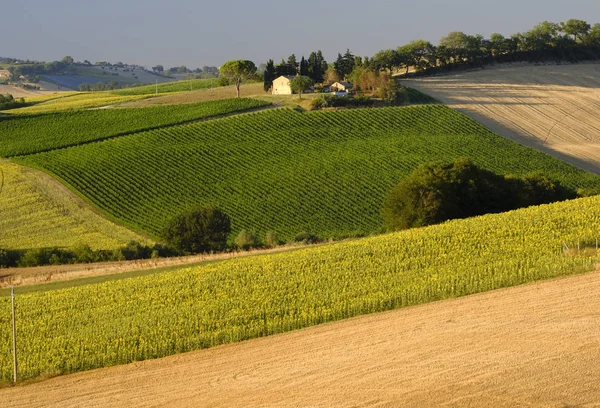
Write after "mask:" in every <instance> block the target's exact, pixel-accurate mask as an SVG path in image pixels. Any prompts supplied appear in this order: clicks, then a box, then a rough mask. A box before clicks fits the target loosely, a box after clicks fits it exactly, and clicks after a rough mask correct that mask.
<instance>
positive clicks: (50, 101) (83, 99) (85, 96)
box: [4, 92, 145, 115]
mask: <svg viewBox="0 0 600 408" xmlns="http://www.w3.org/2000/svg"><path fill="white" fill-rule="evenodd" d="M35 98H36V99H37V101H36V99H33V98H28V99H26V101H27V102H31V103H33V105H32V106H26V107H23V108H18V109H11V110H8V111H4V113H6V114H9V115H38V114H41V113H57V112H64V111H74V110H82V109H92V108H102V107H107V106H113V105H117V104H120V103H124V102H133V101H139V100H140V99H144V98H145V96H143V95H141V96H120V95H113V94H111V93H108V92H94V93H81V92H78V93H75V94H73V93H67V95H64V96H63V95H60V94H57V95H50V96H47V97H46V98H47V101H45V102H44V101H43V98H40V97H35ZM31 99H33V100H31Z"/></svg>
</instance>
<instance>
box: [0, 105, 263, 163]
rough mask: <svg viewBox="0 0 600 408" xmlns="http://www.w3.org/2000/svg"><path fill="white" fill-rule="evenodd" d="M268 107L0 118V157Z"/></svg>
mask: <svg viewBox="0 0 600 408" xmlns="http://www.w3.org/2000/svg"><path fill="white" fill-rule="evenodd" d="M70 98H72V97H68V98H63V99H64V100H68V99H70ZM266 105H268V103H266V102H263V101H258V100H253V99H229V100H221V101H213V102H202V103H196V104H189V105H179V106H160V107H151V108H136V109H96V110H88V111H74V112H61V113H54V114H45V115H34V116H20V115H16V116H13V117H8V116H5V117H2V118H0V157H9V156H17V155H23V154H30V153H35V152H42V151H48V150H52V149H58V148H62V147H65V146H73V145H79V144H81V143H86V142H90V141H94V140H100V139H106V138H110V137H114V136H117V135H122V134H126V133H131V132H138V131H141V130H146V129H152V128H157V127H162V126H167V125H174V124H177V123H183V122H189V121H194V120H199V119H204V118H208V117H212V116H218V115H224V114H228V113H232V112H239V111H244V110H248V109H253V108H258V107H262V106H266Z"/></svg>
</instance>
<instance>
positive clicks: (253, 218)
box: [15, 105, 600, 240]
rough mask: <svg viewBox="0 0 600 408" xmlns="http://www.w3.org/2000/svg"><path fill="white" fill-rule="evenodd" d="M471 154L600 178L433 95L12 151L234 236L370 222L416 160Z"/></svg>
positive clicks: (586, 179) (155, 222)
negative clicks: (424, 101)
mask: <svg viewBox="0 0 600 408" xmlns="http://www.w3.org/2000/svg"><path fill="white" fill-rule="evenodd" d="M457 157H470V158H471V159H472V160H473V161H474V162H475V163H476V164H478V165H480V166H482V167H484V168H486V169H489V170H492V171H494V172H496V173H499V174H509V173H510V174H515V175H523V174H525V173H528V172H532V171H542V172H544V173H546V174H547V175H548V176H550V177H552V178H556V179H558V180H560V181H561V182H563V183H564V184H565V185H568V186H570V187H574V188H577V187H600V178H599V177H597V176H594V175H591V174H586V173H583V172H581V171H579V170H577V169H575V168H573V167H571V166H569V165H566V164H564V163H562V162H560V161H558V160H556V159H553V158H551V157H549V156H547V155H544V154H541V153H539V152H536V151H534V150H532V149H528V148H524V147H522V146H520V145H518V144H516V143H513V142H510V141H508V140H506V139H504V138H501V137H499V136H496V135H494V134H493V133H491V132H489V131H488V130H487V129H485V128H484V127H482V126H480V125H479V124H477V123H475V122H474V121H472V120H471V119H469V118H467V117H466V116H464V115H461V114H459V113H457V112H455V111H453V110H452V109H449V108H447V107H444V106H439V105H427V106H419V107H406V108H382V109H366V110H364V109H362V110H361V109H355V110H345V111H324V112H306V113H299V112H296V111H293V110H290V109H278V110H271V111H265V112H260V113H253V114H249V115H244V116H238V117H231V118H225V119H221V120H215V121H208V122H204V123H198V124H193V125H188V126H180V127H173V128H168V129H160V130H156V131H151V132H145V133H138V134H135V135H131V136H126V137H120V138H117V139H113V140H109V141H105V142H102V143H94V144H88V145H84V146H78V147H73V148H69V149H62V150H58V151H53V152H48V153H43V154H38V155H32V156H26V157H20V158H18V159H15V160H16V161H17V162H18V163H21V164H25V165H30V166H34V167H40V168H43V169H45V170H46V171H48V172H50V173H52V174H54V175H56V176H57V177H59V178H60V179H61V180H63V181H65V182H66V183H67V184H68V185H70V186H71V187H73V188H74V189H75V190H77V191H78V193H80V194H81V195H83V196H84V197H86V198H87V199H88V200H89V201H90V202H92V203H93V204H94V205H96V206H97V207H99V208H100V209H101V210H102V211H103V212H105V213H106V214H108V215H110V216H111V217H114V218H115V219H118V220H119V221H120V222H122V223H124V224H125V225H128V226H130V227H131V228H134V229H137V230H139V231H143V232H146V233H149V234H154V235H156V234H158V233H159V232H160V230H161V228H162V227H163V225H164V224H165V223H166V221H167V220H168V219H169V218H170V217H172V216H174V215H176V214H178V213H180V212H182V211H184V210H186V209H188V208H189V207H190V206H193V205H198V204H212V205H218V206H220V207H222V209H223V210H224V211H225V212H226V213H227V214H228V215H229V216H230V217H231V219H232V223H233V230H234V231H233V232H234V235H235V234H236V233H237V232H238V231H240V230H241V229H254V230H256V231H257V233H259V236H260V237H264V234H265V232H266V231H274V232H276V233H277V234H279V236H280V238H281V239H284V240H288V239H291V238H292V237H294V236H295V235H296V234H298V233H300V232H303V231H307V232H310V233H312V234H316V235H318V236H320V237H321V238H329V237H334V238H340V237H344V236H352V235H361V234H371V233H376V232H380V230H381V225H382V221H381V218H380V215H379V208H380V206H381V203H382V201H383V199H384V197H385V196H386V195H387V194H388V192H389V190H390V189H391V188H392V187H393V186H394V185H395V184H397V183H398V182H399V181H400V179H401V178H402V177H405V176H406V175H407V174H409V173H410V172H411V171H412V170H414V169H415V168H416V167H417V166H418V165H419V164H421V163H424V162H429V161H434V160H441V161H451V160H453V159H455V158H457Z"/></svg>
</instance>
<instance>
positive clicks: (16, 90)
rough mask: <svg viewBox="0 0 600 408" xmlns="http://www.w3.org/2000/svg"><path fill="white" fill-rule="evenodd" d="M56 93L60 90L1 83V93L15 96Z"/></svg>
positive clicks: (24, 96) (25, 96)
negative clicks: (45, 89) (26, 87)
mask: <svg viewBox="0 0 600 408" xmlns="http://www.w3.org/2000/svg"><path fill="white" fill-rule="evenodd" d="M56 93H58V91H43V90H37V89H25V88H21V87H18V86H14V85H0V95H5V94H11V95H12V96H14V97H15V98H27V97H31V96H41V95H51V94H56Z"/></svg>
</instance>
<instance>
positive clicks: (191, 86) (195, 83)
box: [112, 79, 219, 95]
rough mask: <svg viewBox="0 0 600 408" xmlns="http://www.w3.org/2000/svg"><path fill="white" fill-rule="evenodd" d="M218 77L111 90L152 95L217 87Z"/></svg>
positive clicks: (121, 93) (128, 93)
mask: <svg viewBox="0 0 600 408" xmlns="http://www.w3.org/2000/svg"><path fill="white" fill-rule="evenodd" d="M218 82H219V80H218V79H188V80H185V81H175V82H168V83H165V84H158V86H156V85H145V86H137V87H132V88H126V89H119V90H116V91H112V93H114V94H116V95H154V94H156V92H157V90H158V93H159V94H164V93H171V92H185V91H197V90H199V89H208V88H217V87H218V86H219V84H218Z"/></svg>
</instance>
